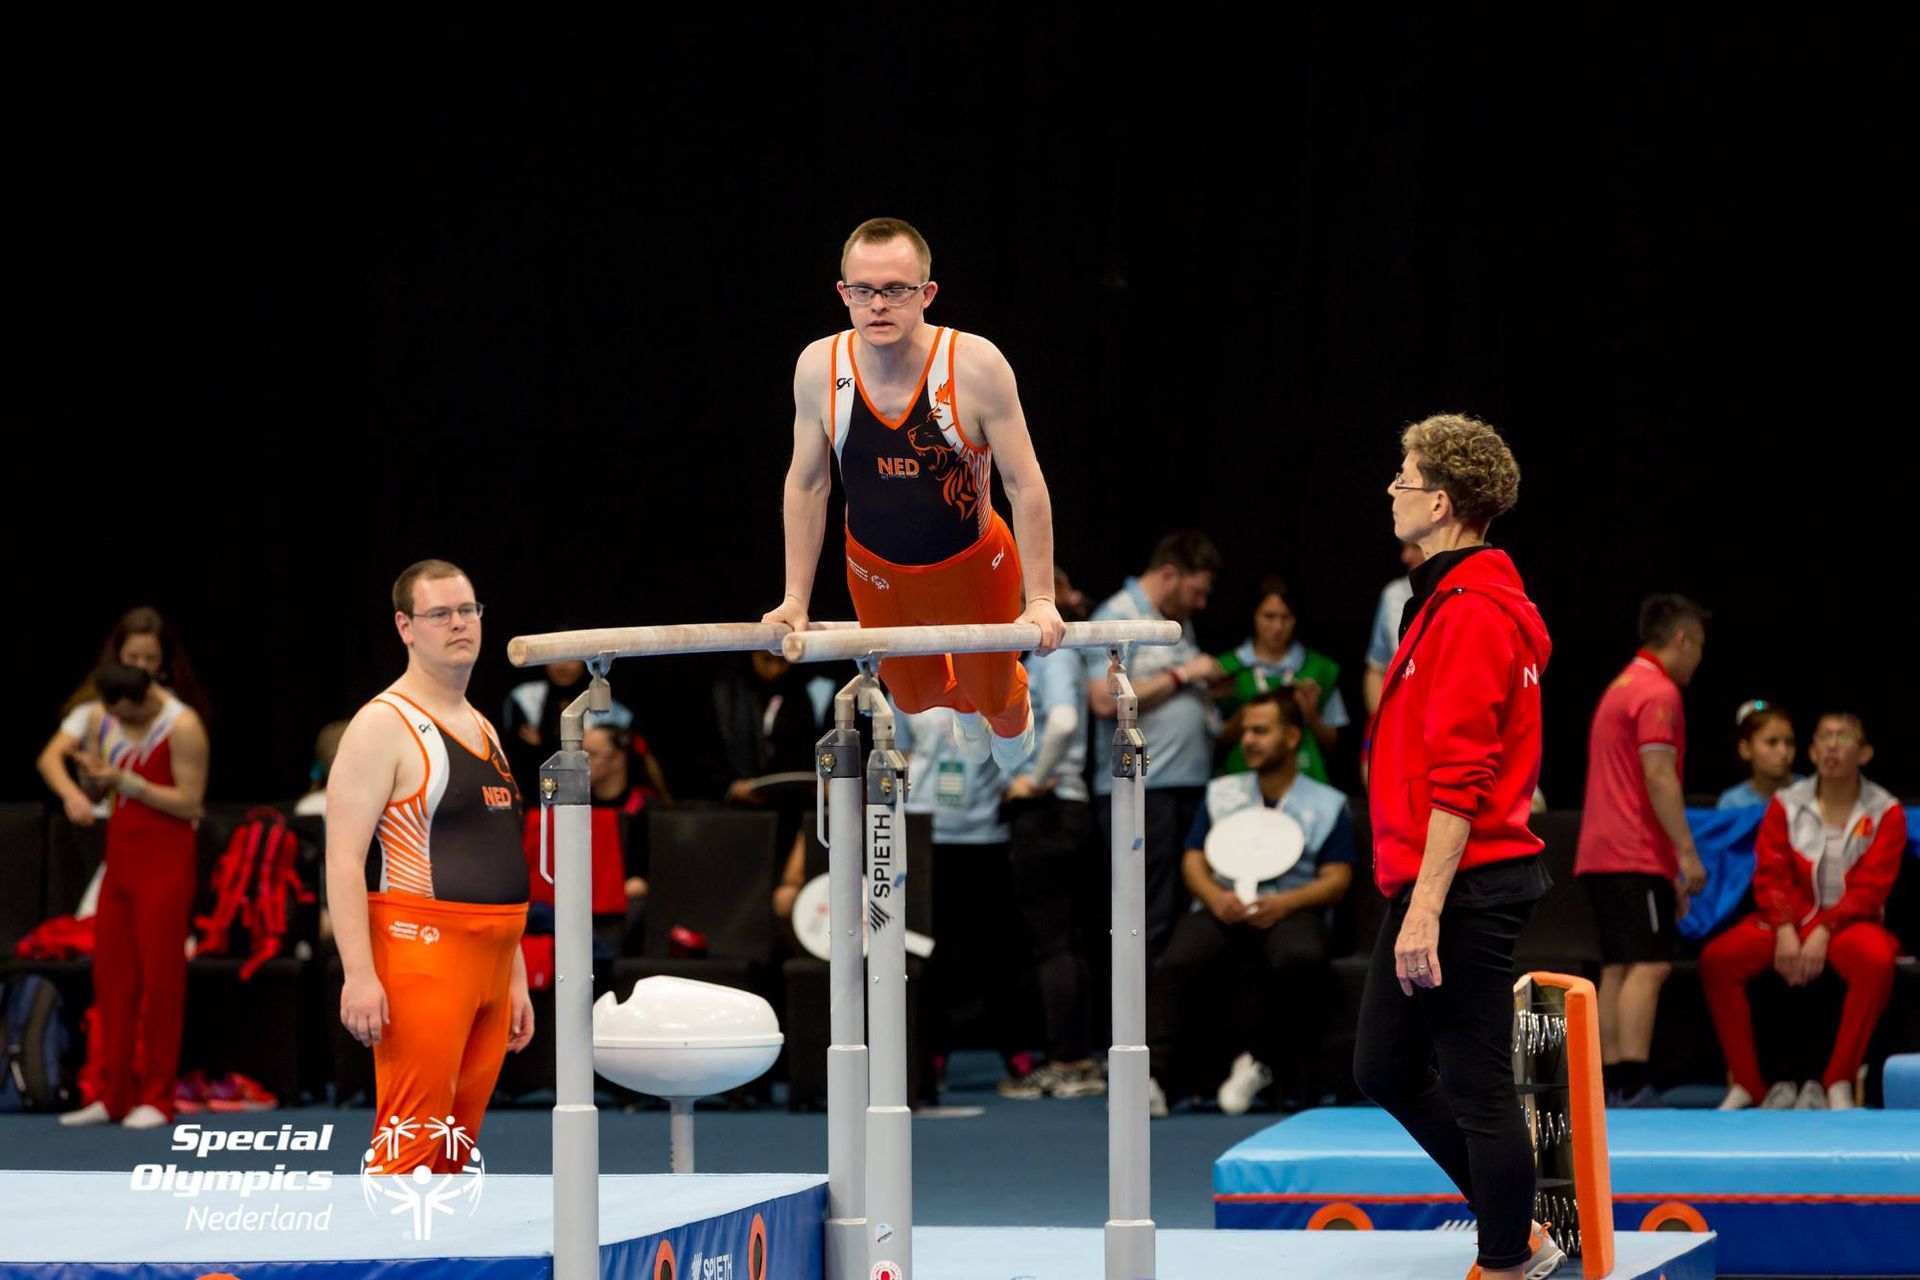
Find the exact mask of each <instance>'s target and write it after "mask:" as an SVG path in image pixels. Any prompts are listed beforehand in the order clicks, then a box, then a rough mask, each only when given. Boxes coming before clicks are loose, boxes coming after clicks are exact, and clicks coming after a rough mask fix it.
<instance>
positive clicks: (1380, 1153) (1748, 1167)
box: [1214, 1107, 1920, 1275]
mask: <svg viewBox="0 0 1920 1280" xmlns="http://www.w3.org/2000/svg"><path fill="white" fill-rule="evenodd" d="M1607 1145H1608V1150H1609V1155H1610V1166H1611V1173H1612V1180H1613V1196H1614V1226H1615V1229H1616V1230H1619V1231H1633V1230H1637V1229H1639V1228H1641V1227H1642V1226H1644V1225H1647V1224H1648V1220H1649V1218H1650V1217H1652V1216H1654V1215H1656V1214H1658V1215H1663V1216H1678V1217H1682V1218H1685V1217H1686V1215H1689V1214H1697V1215H1698V1219H1699V1220H1700V1221H1703V1222H1704V1223H1705V1225H1706V1226H1707V1227H1708V1228H1710V1229H1712V1230H1714V1231H1717V1232H1718V1233H1719V1234H1720V1247H1719V1264H1720V1267H1721V1269H1722V1270H1724V1271H1727V1272H1728V1273H1730V1274H1736V1275H1745V1274H1752V1275H1887V1274H1895V1275H1897V1274H1906V1273H1910V1272H1913V1271H1914V1270H1915V1269H1916V1266H1920V1112H1911V1111H1908V1112H1901V1111H1869V1110H1855V1111H1844V1112H1822V1111H1738V1112H1716V1111H1661V1110H1649V1111H1609V1112H1608V1113H1607ZM1332 1203H1346V1204H1352V1205H1355V1206H1358V1207H1359V1208H1360V1209H1361V1210H1362V1211H1363V1212H1364V1213H1366V1214H1367V1215H1368V1216H1369V1217H1371V1219H1372V1221H1373V1224H1374V1226H1376V1227H1382V1228H1399V1229H1408V1228H1412V1229H1421V1228H1429V1227H1434V1226H1438V1225H1440V1224H1441V1223H1443V1222H1446V1221H1451V1220H1458V1219H1461V1218H1463V1217H1465V1216H1466V1207H1465V1204H1464V1202H1463V1201H1462V1199H1461V1197H1460V1194H1459V1192H1458V1191H1456V1190H1455V1189H1454V1187H1453V1185H1452V1184H1451V1183H1449V1182H1448V1181H1447V1180H1446V1178H1445V1177H1444V1176H1443V1175H1442V1174H1441V1172H1440V1170H1439V1168H1438V1167H1437V1166H1435V1165H1434V1164H1433V1162H1432V1161H1431V1160H1429V1159H1427V1157H1426V1155H1425V1154H1424V1153H1423V1152H1421V1151H1420V1149H1419V1148H1418V1147H1416V1146H1415V1145H1414V1143H1413V1140H1412V1139H1410V1138H1408V1137H1407V1135H1406V1133H1405V1132H1404V1131H1403V1130H1401V1128H1400V1126H1399V1125H1398V1124H1396V1123H1394V1121H1393V1119H1392V1117H1390V1116H1388V1115H1387V1114H1386V1113H1385V1112H1382V1111H1379V1110H1376V1109H1374V1108H1371V1107H1344V1108H1327V1109H1323V1110H1317V1111H1308V1112H1304V1113H1302V1114H1300V1115H1297V1116H1294V1117H1292V1118H1290V1119H1287V1120H1283V1121H1281V1122H1280V1123H1278V1124H1275V1125H1273V1126H1272V1127H1270V1128H1268V1129H1266V1130H1263V1131H1262V1132H1260V1133H1258V1134H1255V1135H1254V1136H1253V1137H1251V1138H1248V1139H1247V1140H1246V1141H1244V1142H1241V1143H1239V1144H1238V1145H1237V1146H1235V1147H1233V1148H1232V1149H1231V1150H1229V1151H1227V1152H1226V1154H1224V1155H1223V1156H1221V1157H1220V1159H1219V1160H1218V1161H1216V1162H1215V1164H1214V1220H1215V1223H1216V1225H1218V1226H1221V1227H1255V1228H1283V1229H1284V1228H1296V1227H1302V1226H1305V1225H1306V1222H1307V1220H1308V1218H1310V1217H1311V1216H1312V1214H1313V1213H1314V1212H1315V1211H1316V1210H1318V1209H1319V1208H1321V1207H1322V1206H1324V1205H1327V1204H1332ZM1673 1205H1677V1206H1680V1209H1679V1210H1678V1211H1677V1212H1676V1211H1674V1210H1671V1209H1669V1208H1668V1207H1667V1206H1673Z"/></svg>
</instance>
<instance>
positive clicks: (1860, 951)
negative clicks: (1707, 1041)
mask: <svg viewBox="0 0 1920 1280" xmlns="http://www.w3.org/2000/svg"><path fill="white" fill-rule="evenodd" d="M1872 759H1873V747H1872V746H1871V745H1870V744H1869V743H1868V742H1867V731H1866V728H1865V726H1863V725H1862V724H1861V723H1860V717H1859V716H1857V715H1854V714H1853V713H1851V712H1840V713H1835V714H1830V715H1824V716H1821V717H1820V723H1819V725H1818V726H1817V727H1816V728H1815V729H1814V731H1813V766H1814V770H1815V772H1814V776H1813V777H1811V778H1806V779H1803V780H1802V781H1800V782H1796V783H1794V784H1793V785H1792V786H1790V787H1783V788H1781V789H1780V790H1779V791H1776V792H1774V794H1773V798H1772V799H1771V800H1770V801H1768V802H1767V816H1766V817H1765V818H1763V819H1761V821H1760V834H1759V835H1758V836H1757V837H1756V838H1755V840H1754V842H1753V854H1754V859H1753V903H1754V905H1755V906H1756V907H1758V908H1759V910H1758V911H1755V912H1754V913H1753V914H1752V915H1750V916H1748V917H1747V918H1746V919H1745V920H1742V921H1741V922H1740V923H1739V924H1736V925H1734V926H1733V927H1732V928H1731V929H1728V930H1727V931H1726V932H1725V933H1723V934H1721V935H1720V936H1719V937H1717V938H1715V939H1714V940H1713V941H1712V942H1710V943H1708V944H1707V949H1706V950H1705V951H1702V952H1701V953H1700V985H1701V987H1702V988H1704V989H1705V991H1706V997H1707V1008H1708V1009H1710V1010H1711V1011H1712V1012H1713V1027H1714V1030H1715V1031H1717V1032H1718V1033H1719V1035H1720V1048H1721V1050H1722V1051H1723V1052H1725V1053H1726V1055H1727V1068H1728V1070H1730V1071H1732V1072H1733V1081H1734V1083H1733V1087H1732V1088H1730V1089H1728V1090H1727V1096H1726V1099H1725V1100H1724V1101H1722V1102H1721V1104H1720V1109H1721V1110H1722V1111H1737V1110H1739V1109H1740V1108H1742V1107H1750V1106H1752V1105H1753V1104H1754V1103H1755V1102H1759V1101H1760V1100H1761V1099H1763V1098H1764V1099H1765V1102H1764V1103H1762V1105H1763V1106H1766V1107H1769V1108H1773V1109H1784V1108H1786V1107H1795V1108H1797V1109H1800V1110H1819V1109H1825V1108H1832V1109H1834V1110H1845V1109H1846V1108H1848V1107H1851V1106H1853V1104H1854V1098H1853V1080H1854V1076H1855V1075H1857V1074H1858V1073H1859V1070H1860V1063H1861V1062H1862V1060H1864V1059H1865V1058H1866V1056H1867V1041H1868V1040H1870V1039H1872V1038H1873V1027H1874V1024H1875V1023H1877V1022H1878V1021H1880V1013H1881V1011H1882V1010H1884V1009H1885V1008H1886V1007H1887V998H1888V997H1889V996H1891V995H1892V994H1893V962H1894V957H1896V956H1898V955H1899V954H1900V942H1899V939H1897V938H1895V937H1894V936H1893V935H1892V934H1891V933H1888V932H1887V930H1886V928H1885V927H1884V926H1883V925H1882V924H1881V923H1880V920H1881V916H1882V915H1883V914H1884V913H1885V911H1886V907H1887V895H1888V894H1889V893H1891V892H1892V891H1893V881H1894V878H1895V877H1896V876H1898V875H1899V874H1900V858H1901V855H1902V854H1903V853H1905V851H1906V847H1907V813H1906V810H1905V809H1903V808H1901V807H1900V802H1899V801H1898V800H1895V799H1894V798H1893V796H1892V795H1891V794H1890V793H1889V792H1888V791H1887V789H1886V788H1885V787H1881V786H1876V785H1875V784H1873V783H1871V782H1869V781H1867V779H1866V778H1865V777H1863V776H1862V775H1861V773H1860V770H1861V768H1862V767H1864V766H1865V765H1866V764H1867V762H1868V761H1870V760H1872ZM1829 965H1831V966H1832V967H1833V970H1834V972H1835V973H1837V974H1839V975H1840V977H1841V980H1842V981H1844V982H1845V983H1846V984H1847V998H1846V1003H1845V1004H1843V1005H1842V1006H1841V1008H1840V1034H1839V1037H1838V1038H1837V1039H1836V1040H1835V1041H1834V1045H1833V1055H1832V1057H1830V1058H1829V1059H1828V1060H1827V1069H1826V1071H1825V1072H1824V1073H1823V1074H1822V1076H1821V1078H1820V1079H1819V1080H1817V1081H1816V1080H1809V1081H1807V1082H1806V1083H1805V1084H1804V1085H1801V1086H1799V1087H1798V1088H1796V1087H1795V1086H1794V1084H1793V1082H1792V1081H1790V1080H1782V1081H1779V1082H1778V1083H1776V1084H1775V1085H1774V1086H1773V1088H1772V1089H1768V1088H1767V1087H1766V1082H1765V1081H1764V1080H1762V1079H1761V1078H1760V1059H1759V1056H1758V1054H1757V1053H1756V1052H1755V1050H1754V1046H1753V1016H1752V1014H1751V1013H1750V1012H1749V1011H1748V1007H1747V983H1748V982H1750V981H1752V980H1753V979H1754V978H1757V977H1759V976H1760V975H1761V974H1762V973H1764V972H1766V971H1767V970H1768V969H1773V970H1775V971H1776V972H1778V973H1779V974H1780V976H1781V977H1782V978H1784V979H1786V981H1787V985H1789V986H1794V987H1804V986H1806V985H1807V984H1808V983H1809V982H1812V981H1813V980H1814V979H1815V978H1817V977H1819V976H1820V971H1821V970H1822V969H1824V968H1826V967H1827V966H1829Z"/></svg>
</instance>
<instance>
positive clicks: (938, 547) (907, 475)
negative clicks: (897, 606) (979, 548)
mask: <svg viewBox="0 0 1920 1280" xmlns="http://www.w3.org/2000/svg"><path fill="white" fill-rule="evenodd" d="M958 337H959V334H958V333H957V332H956V331H955V330H952V329H935V330H934V337H933V350H932V351H930V352H929V353H928V354H927V363H926V367H925V368H924V369H922V370H921V373H920V385H919V386H918V387H917V388H916V389H915V391H914V395H913V399H912V400H911V401H910V402H909V404H908V407H907V410H906V412H905V413H903V414H902V415H901V416H900V417H899V418H898V419H896V420H894V421H891V422H889V421H888V420H886V419H885V418H882V417H881V416H880V414H879V412H878V411H877V410H876V409H875V408H874V407H873V402H872V401H871V400H869V399H868V398H867V390H866V387H865V385H864V384H862V382H861V381H860V368H859V364H858V362H857V360H856V359H855V356H854V346H855V343H854V334H853V332H852V330H848V331H847V332H846V333H843V334H840V335H838V336H837V337H835V338H834V340H833V350H832V359H831V364H830V367H831V371H832V372H831V380H830V382H829V387H828V406H829V409H828V416H829V420H830V421H831V423H832V430H833V451H834V455H835V456H836V457H837V458H838V459H839V460H840V480H841V483H842V485H843V486H845V492H846V498H847V533H848V534H849V535H850V536H851V537H852V538H853V540H854V541H855V542H857V543H858V544H860V545H861V546H862V547H865V548H867V549H868V550H869V551H871V552H872V553H873V554H874V555H876V556H879V557H881V558H883V559H885V560H889V561H891V562H893V563H894V564H899V565H931V564H938V563H940V562H942V561H945V560H950V559H952V558H953V557H954V556H956V555H959V554H960V553H961V552H963V551H966V550H968V549H969V548H971V547H973V546H975V545H976V544H978V543H979V542H980V540H981V539H982V538H984V537H986V536H987V534H988V532H989V531H990V530H991V528H992V524H993V503H992V481H993V470H992V466H993V459H992V454H991V453H990V452H989V450H988V448H987V445H986V442H985V441H984V440H982V441H974V440H970V439H968V437H967V433H966V431H965V430H964V429H963V428H962V427H961V425H960V415H959V412H958V408H957V392H956V388H955V385H954V376H953V366H954V347H955V345H956V340H957V339H958Z"/></svg>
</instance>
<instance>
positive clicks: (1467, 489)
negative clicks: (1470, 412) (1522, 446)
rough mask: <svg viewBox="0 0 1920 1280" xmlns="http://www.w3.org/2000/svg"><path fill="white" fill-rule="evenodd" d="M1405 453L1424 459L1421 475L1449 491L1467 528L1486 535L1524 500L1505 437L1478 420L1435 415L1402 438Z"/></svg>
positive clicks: (1401, 442) (1459, 416)
mask: <svg viewBox="0 0 1920 1280" xmlns="http://www.w3.org/2000/svg"><path fill="white" fill-rule="evenodd" d="M1400 447H1401V449H1403V450H1404V451H1406V452H1407V453H1417V454H1419V455H1420V464H1419V465H1420V474H1421V475H1422V476H1424V477H1425V478H1426V481H1427V483H1428V484H1430V485H1432V486H1434V487H1435V488H1436V489H1444V490H1445V491H1446V494H1447V496H1448V497H1449V498H1451V499H1452V500H1453V509H1454V512H1455V514H1457V515H1458V516H1459V518H1460V523H1461V524H1464V525H1469V526H1472V527H1474V528H1477V529H1484V528H1486V526H1487V525H1488V524H1490V523H1492V521H1493V518H1494V517H1495V516H1500V515H1505V514H1506V513H1507V512H1509V511H1511V510H1513V504H1514V503H1515V502H1516V501H1518V500H1519V497H1520V464H1519V463H1517V462H1515V461H1514V460H1513V451H1512V450H1511V449H1509V448H1507V442H1506V441H1505V440H1502V439H1501V438H1500V433H1499V432H1498V431H1495V430H1494V429H1493V428H1492V427H1490V426H1488V425H1487V424H1486V423H1484V422H1482V421H1480V419H1478V418H1473V417H1468V416H1467V415H1466V414H1463V413H1439V414H1435V415H1434V416H1433V417H1431V418H1427V419H1425V420H1423V421H1420V422H1416V423H1414V424H1413V425H1412V426H1410V427H1408V428H1407V429H1406V430H1405V431H1403V432H1401V433H1400Z"/></svg>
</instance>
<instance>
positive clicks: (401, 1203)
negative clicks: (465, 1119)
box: [360, 1116, 487, 1240]
mask: <svg viewBox="0 0 1920 1280" xmlns="http://www.w3.org/2000/svg"><path fill="white" fill-rule="evenodd" d="M423 1129H424V1131H425V1133H426V1136H427V1137H429V1138H431V1139H433V1140H434V1141H435V1142H437V1143H439V1144H440V1150H441V1151H443V1152H444V1153H445V1154H446V1158H447V1159H448V1160H450V1161H458V1162H459V1164H460V1171H459V1172H458V1173H444V1174H436V1173H435V1172H434V1171H433V1170H432V1169H431V1168H429V1167H428V1166H426V1165H424V1164H421V1165H416V1166H415V1167H414V1168H412V1169H405V1168H401V1167H399V1165H398V1163H397V1162H398V1161H399V1160H400V1158H401V1156H400V1151H401V1148H403V1147H405V1146H407V1145H408V1144H410V1143H411V1142H412V1141H413V1140H414V1139H416V1138H418V1137H419V1136H420V1135H421V1132H422V1130H423ZM486 1181H487V1161H486V1157H485V1156H483V1155H481V1154H480V1146H479V1144H478V1143H477V1142H475V1141H474V1139H473V1137H472V1136H471V1135H470V1134H468V1132H467V1131H466V1129H465V1128H464V1127H463V1126H462V1125H460V1123H459V1122H458V1121H456V1120H455V1119H454V1118H453V1117H452V1116H446V1117H444V1118H442V1117H440V1116H433V1117H430V1118H429V1119H428V1120H427V1122H426V1123H425V1125H424V1126H423V1125H422V1124H421V1123H420V1121H418V1120H415V1119H412V1118H408V1119H405V1120H402V1119H401V1118H400V1117H399V1116H388V1117H387V1123H386V1124H384V1125H382V1126H381V1127H380V1128H378V1129H376V1130H374V1134H373V1145H372V1146H371V1147H369V1148H367V1150H366V1151H365V1152H363V1153H362V1154H361V1156H360V1198H361V1199H362V1200H364V1201H366V1205H367V1212H369V1213H372V1214H376V1215H377V1214H379V1213H380V1211H381V1202H382V1201H387V1202H389V1203H388V1207H387V1209H386V1212H387V1215H388V1216H389V1217H391V1216H395V1215H398V1214H402V1213H405V1214H410V1215H412V1220H413V1229H412V1231H411V1233H410V1234H409V1236H408V1238H409V1239H412V1240H431V1239H432V1238H433V1221H434V1217H435V1215H437V1214H446V1215H447V1216H448V1217H452V1216H453V1214H454V1212H455V1206H456V1203H457V1202H458V1201H459V1200H461V1199H465V1200H466V1202H467V1215H468V1216H469V1217H471V1216H472V1215H473V1211H474V1210H475V1209H477V1208H479V1207H480V1195H481V1192H482V1191H483V1190H484V1189H485V1185H486Z"/></svg>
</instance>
